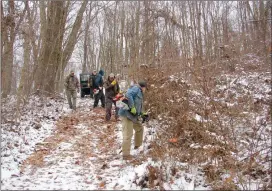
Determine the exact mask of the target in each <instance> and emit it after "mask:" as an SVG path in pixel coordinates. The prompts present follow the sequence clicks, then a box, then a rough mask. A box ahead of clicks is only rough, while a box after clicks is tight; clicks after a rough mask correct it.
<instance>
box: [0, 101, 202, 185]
mask: <svg viewBox="0 0 272 191" xmlns="http://www.w3.org/2000/svg"><path fill="white" fill-rule="evenodd" d="M77 101H78V108H77V110H76V111H75V112H74V111H71V110H70V109H68V108H67V106H68V104H67V102H66V100H62V99H60V100H56V99H50V98H44V99H41V98H39V97H32V101H30V102H29V103H28V106H27V107H26V109H25V110H24V113H23V115H22V118H21V121H20V123H19V124H20V125H19V124H17V126H16V124H14V125H12V128H10V126H11V124H10V123H9V122H10V121H9V120H8V119H5V122H6V123H5V124H4V125H3V131H2V161H1V162H2V165H1V174H2V178H1V185H2V188H1V189H3V190H6V189H8V190H27V189H29V190H40V189H41V190H52V189H57V190H63V189H65V190H67V189H72V190H85V189H86V190H98V189H99V190H101V189H117V190H122V189H126V190H131V189H147V187H149V186H151V185H153V186H160V187H164V188H165V189H187V190H191V189H194V188H195V189H204V188H205V187H207V185H204V181H203V173H202V172H200V171H198V170H197V168H195V167H192V168H190V169H187V170H186V172H185V171H180V172H177V173H175V175H173V178H172V181H171V183H170V182H169V184H168V183H164V185H159V181H158V180H157V181H156V178H154V179H153V180H152V179H151V178H149V176H150V175H151V174H150V171H151V170H152V168H154V169H155V168H157V167H159V166H160V165H161V162H160V161H154V160H152V157H151V156H149V155H148V150H149V149H150V142H151V141H152V140H154V136H155V128H154V126H153V127H152V125H151V126H149V127H147V126H145V133H144V134H145V135H144V137H145V138H144V144H143V146H141V147H140V148H139V149H137V150H133V149H132V152H131V154H132V155H133V156H135V158H134V159H133V160H131V161H125V160H123V159H122V155H121V153H120V151H121V149H120V148H121V142H122V132H121V124H120V121H115V120H114V119H113V117H114V116H112V119H111V121H110V122H105V120H104V117H105V111H104V109H103V108H101V107H98V108H95V109H93V110H90V108H91V106H92V104H93V100H92V99H90V98H88V97H86V98H84V99H81V98H78V99H77ZM42 108H43V109H42ZM7 109H8V108H7ZM9 109H10V108H9ZM7 118H8V116H7ZM150 124H152V121H150V122H149V125H150ZM154 124H155V123H154ZM8 127H9V128H8ZM133 147H134V146H133V145H132V148H133ZM185 165H186V164H180V167H184V166H185ZM169 170H170V169H169ZM169 174H170V173H169ZM169 176H171V175H169ZM196 177H198V178H196ZM157 178H159V177H157ZM194 179H197V182H198V185H197V186H196V181H194ZM204 186H205V187H204Z"/></svg>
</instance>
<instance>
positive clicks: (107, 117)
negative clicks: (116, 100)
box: [106, 98, 112, 121]
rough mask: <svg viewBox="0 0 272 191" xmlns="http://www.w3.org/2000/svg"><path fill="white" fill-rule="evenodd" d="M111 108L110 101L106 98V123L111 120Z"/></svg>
mask: <svg viewBox="0 0 272 191" xmlns="http://www.w3.org/2000/svg"><path fill="white" fill-rule="evenodd" d="M111 108H112V101H111V99H108V98H106V121H109V120H110V118H111Z"/></svg>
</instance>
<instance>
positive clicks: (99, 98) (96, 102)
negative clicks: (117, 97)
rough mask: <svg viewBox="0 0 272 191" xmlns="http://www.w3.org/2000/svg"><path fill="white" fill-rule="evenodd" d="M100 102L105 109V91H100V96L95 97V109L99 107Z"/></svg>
mask: <svg viewBox="0 0 272 191" xmlns="http://www.w3.org/2000/svg"><path fill="white" fill-rule="evenodd" d="M99 100H100V101H101V105H102V107H105V95H104V92H103V90H99V92H98V94H95V95H94V106H93V107H94V108H95V107H97V105H98V102H99Z"/></svg>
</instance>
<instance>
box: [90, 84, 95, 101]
mask: <svg viewBox="0 0 272 191" xmlns="http://www.w3.org/2000/svg"><path fill="white" fill-rule="evenodd" d="M90 98H92V99H93V98H94V95H93V88H92V87H91V88H90Z"/></svg>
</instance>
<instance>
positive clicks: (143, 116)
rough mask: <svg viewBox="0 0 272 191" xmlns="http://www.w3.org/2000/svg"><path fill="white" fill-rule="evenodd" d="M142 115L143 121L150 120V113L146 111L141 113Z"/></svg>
mask: <svg viewBox="0 0 272 191" xmlns="http://www.w3.org/2000/svg"><path fill="white" fill-rule="evenodd" d="M141 117H142V123H144V122H148V121H149V119H150V118H149V114H148V113H146V112H144V113H141Z"/></svg>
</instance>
